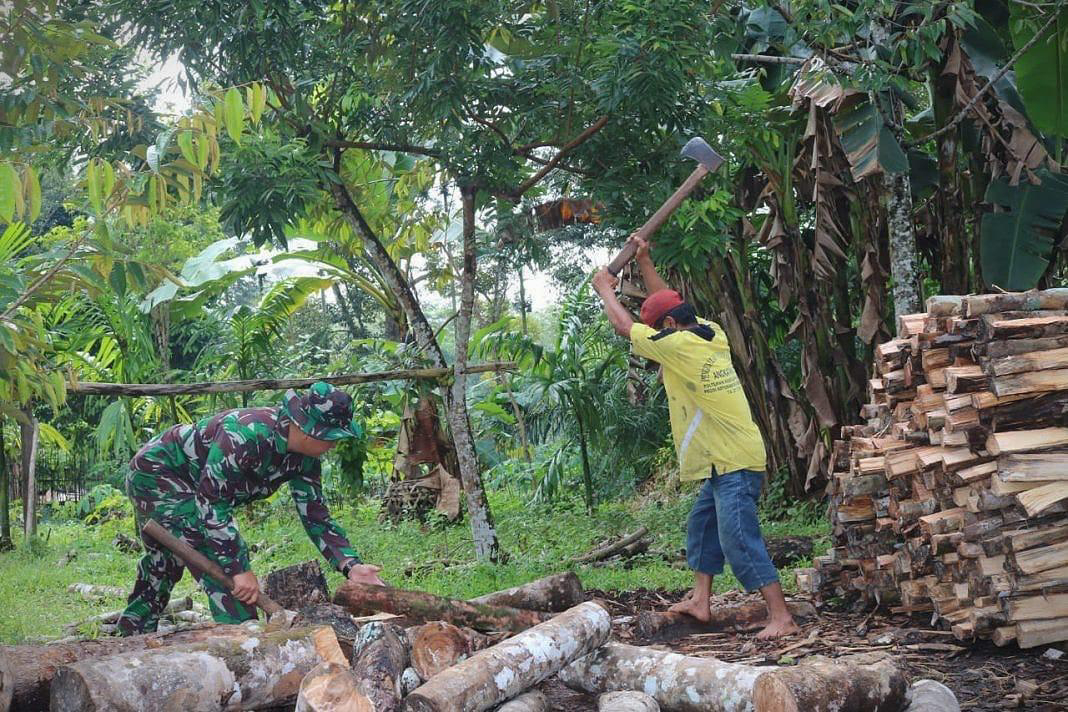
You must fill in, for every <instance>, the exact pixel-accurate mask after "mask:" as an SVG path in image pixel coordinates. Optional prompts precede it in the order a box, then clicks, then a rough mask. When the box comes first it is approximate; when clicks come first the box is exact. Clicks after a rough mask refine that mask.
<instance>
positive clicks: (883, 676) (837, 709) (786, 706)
mask: <svg viewBox="0 0 1068 712" xmlns="http://www.w3.org/2000/svg"><path fill="white" fill-rule="evenodd" d="M907 690H908V682H907V681H906V680H905V676H904V675H903V674H902V673H901V671H900V670H899V669H898V667H897V666H896V665H895V664H894V662H893V660H892V659H891V658H889V657H888V656H881V657H880V656H875V655H857V656H852V657H850V658H839V659H837V660H831V659H829V658H824V657H822V656H814V657H811V658H805V659H804V660H803V661H802V662H801V664H799V665H795V666H792V667H784V668H779V669H777V670H773V671H771V672H768V673H766V674H764V675H761V676H760V677H759V678H758V679H757V681H756V684H755V685H754V687H753V706H754V708H755V709H756V710H758V711H759V712H898V710H901V709H902V708H903V707H904V706H905V696H906V693H907Z"/></svg>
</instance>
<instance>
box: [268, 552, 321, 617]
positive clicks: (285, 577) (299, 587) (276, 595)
mask: <svg viewBox="0 0 1068 712" xmlns="http://www.w3.org/2000/svg"><path fill="white" fill-rule="evenodd" d="M263 590H264V592H265V593H266V594H267V595H268V596H270V597H271V598H272V599H273V600H274V602H275V603H277V604H278V605H280V606H281V607H282V608H287V609H289V610H291V611H299V610H301V609H302V608H307V607H308V606H314V605H316V604H318V603H327V602H329V601H330V589H328V588H327V587H326V576H324V575H323V570H322V569H321V568H320V567H319V562H318V561H315V560H312V561H305V562H304V563H302V564H294V565H293V566H287V567H285V568H284V569H278V570H276V571H272V572H270V573H269V574H267V578H266V579H265V580H264V584H263Z"/></svg>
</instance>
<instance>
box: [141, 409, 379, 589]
mask: <svg viewBox="0 0 1068 712" xmlns="http://www.w3.org/2000/svg"><path fill="white" fill-rule="evenodd" d="M290 423H292V420H291V419H290V417H289V416H288V415H287V414H286V413H285V411H283V410H281V409H279V408H238V409H234V410H228V411H224V412H222V413H219V414H217V415H213V416H211V417H208V418H204V419H203V420H201V421H199V422H197V423H195V424H193V425H176V426H174V427H172V428H170V429H168V430H166V431H165V432H163V433H161V434H160V435H158V436H156V437H155V438H153V439H152V440H150V441H149V442H148V443H147V444H145V445H144V447H142V448H141V449H140V450H139V451H138V453H137V454H136V455H135V456H134V458H133V459H132V460H131V461H130V468H131V469H132V470H134V471H135V472H140V473H145V474H148V475H152V476H154V477H155V482H156V485H157V487H158V493H154V494H155V496H157V497H159V498H161V499H169V498H171V497H174V498H182V497H186V496H189V495H188V494H183V493H192V495H193V496H192V499H193V502H191V504H192V505H193V506H192V507H191V508H190V512H189V513H190V516H195V517H196V518H198V519H199V520H200V524H201V525H202V529H203V532H204V535H205V537H206V538H207V539H208V541H207V542H205V544H206V545H207V546H208V547H209V548H210V549H211V550H212V551H215V552H219V553H223V552H225V553H226V555H223V556H219V557H217V558H218V560H219V563H220V565H222V567H223V570H224V571H225V572H226V573H227V574H229V575H231V576H232V575H234V574H236V573H240V572H242V571H248V570H249V557H248V547H247V546H246V545H245V542H244V541H243V540H242V539H241V535H240V534H239V533H238V531H237V526H236V524H235V522H234V516H233V512H234V507H236V506H237V505H239V504H245V503H247V502H251V501H254V500H257V499H265V498H266V497H269V496H270V495H271V494H273V493H274V492H275V491H276V490H277V489H278V488H279V487H281V486H282V484H283V483H285V482H288V483H289V491H290V493H291V494H292V495H293V501H294V502H295V503H296V505H297V513H298V514H299V515H300V519H301V522H302V523H303V524H304V530H305V531H306V532H307V533H308V537H309V538H310V539H311V540H312V542H313V543H314V544H315V545H316V547H318V549H319V551H320V552H322V554H323V556H324V557H326V559H327V560H328V561H329V562H330V563H331V564H332V565H333V566H334V568H337V569H339V570H340V568H341V566H342V565H343V564H345V563H347V562H348V561H350V560H355V561H356V562H359V557H358V556H357V554H356V551H355V550H354V549H353V548H352V545H351V544H350V543H349V540H348V537H347V536H346V534H345V531H344V530H343V529H342V528H341V527H340V526H339V525H338V524H337V523H336V522H335V521H334V520H333V518H332V517H331V516H330V511H329V510H328V509H327V507H326V504H325V502H324V501H323V490H322V479H321V473H322V470H321V466H320V462H319V459H318V458H315V457H309V456H307V455H300V454H298V453H292V452H288V451H287V440H288V435H289V426H290Z"/></svg>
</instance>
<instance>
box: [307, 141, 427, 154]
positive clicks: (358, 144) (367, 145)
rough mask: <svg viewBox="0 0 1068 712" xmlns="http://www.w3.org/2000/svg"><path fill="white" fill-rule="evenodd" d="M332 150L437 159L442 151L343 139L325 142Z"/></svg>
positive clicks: (410, 145) (406, 144) (407, 144)
mask: <svg viewBox="0 0 1068 712" xmlns="http://www.w3.org/2000/svg"><path fill="white" fill-rule="evenodd" d="M323 144H324V145H326V146H328V147H330V148H360V149H363V150H365V151H396V152H397V153H412V154H415V155H419V156H431V157H433V158H437V157H438V156H440V155H441V152H440V151H437V150H435V149H433V148H427V147H426V146H415V145H412V144H410V143H379V142H377V141H344V140H341V139H327V140H326V141H324V142H323Z"/></svg>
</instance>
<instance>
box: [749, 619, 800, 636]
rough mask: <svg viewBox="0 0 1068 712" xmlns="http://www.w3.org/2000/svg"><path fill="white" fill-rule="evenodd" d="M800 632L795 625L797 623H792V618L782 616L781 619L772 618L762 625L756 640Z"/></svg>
mask: <svg viewBox="0 0 1068 712" xmlns="http://www.w3.org/2000/svg"><path fill="white" fill-rule="evenodd" d="M800 632H801V629H800V628H799V627H798V626H797V623H794V619H793V618H783V619H781V620H780V619H776V618H773V619H771V620H769V621H768V624H767V625H766V626H764V630H762V631H760V632H759V633H757V635H756V637H757V640H772V639H773V638H783V637H785V636H788V635H794V634H795V633H800Z"/></svg>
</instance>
